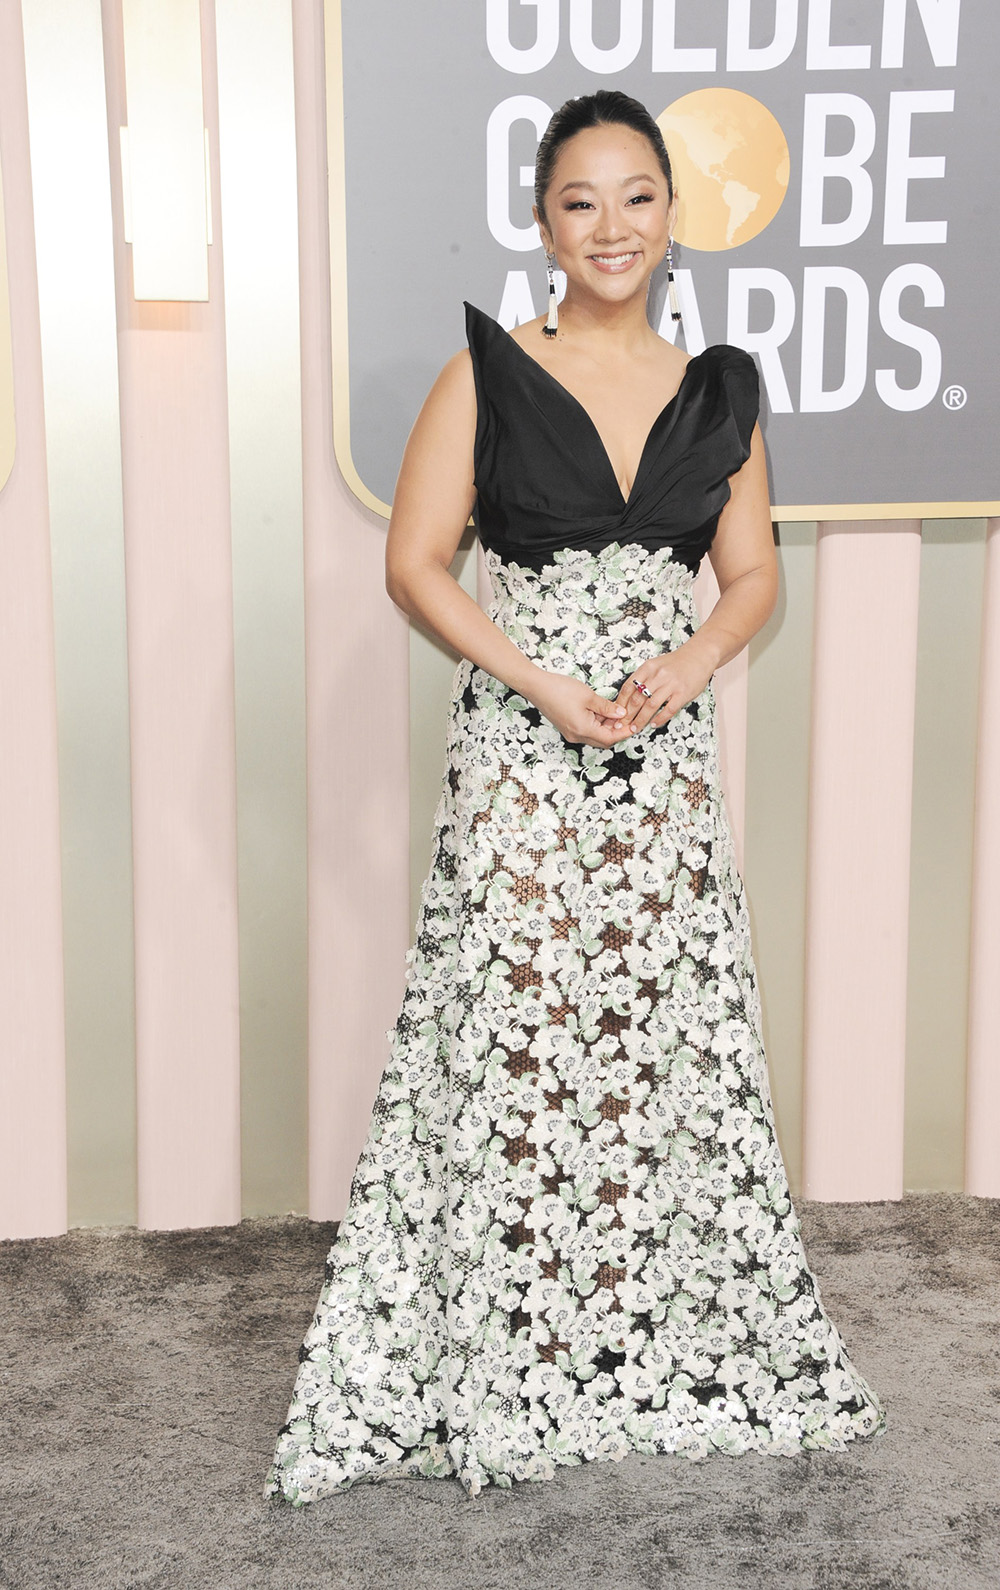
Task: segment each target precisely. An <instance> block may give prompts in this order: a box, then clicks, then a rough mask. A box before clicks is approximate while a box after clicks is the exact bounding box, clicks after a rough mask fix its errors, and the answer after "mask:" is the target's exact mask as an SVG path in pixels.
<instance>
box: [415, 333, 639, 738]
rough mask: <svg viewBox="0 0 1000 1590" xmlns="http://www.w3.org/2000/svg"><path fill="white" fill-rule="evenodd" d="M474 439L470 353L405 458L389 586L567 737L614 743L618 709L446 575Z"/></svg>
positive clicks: (456, 363) (439, 386)
mask: <svg viewBox="0 0 1000 1590" xmlns="http://www.w3.org/2000/svg"><path fill="white" fill-rule="evenodd" d="M475 435H476V390H475V381H474V378H473V373H472V360H471V357H470V355H469V353H468V351H467V350H466V349H463V350H462V351H461V352H460V353H457V354H455V355H454V357H453V358H451V359H449V361H448V363H447V364H446V365H445V367H444V369H443V370H442V371H441V374H440V375H439V376H438V378H437V380H436V381H435V383H434V385H433V387H432V388H431V391H430V393H429V394H428V396H427V399H426V401H425V403H424V405H423V408H422V409H421V410H420V413H419V415H418V416H417V420H416V423H415V424H414V426H413V430H412V431H411V432H410V437H409V440H408V441H407V444H406V449H405V451H404V453H403V462H402V466H401V468H400V471H399V479H398V481H397V483H396V492H395V496H394V498H393V505H392V517H391V518H390V520H389V533H388V537H387V539H386V549H385V569H386V580H385V583H386V590H387V591H388V593H389V595H390V596H391V597H392V600H393V601H394V602H395V603H396V604H397V606H399V607H401V608H402V609H403V610H404V612H407V613H409V614H410V615H411V616H414V617H417V618H420V619H421V620H422V621H423V622H424V623H425V624H426V625H427V626H428V627H429V628H430V629H432V630H433V631H434V633H435V634H437V635H439V636H440V637H441V639H442V640H444V641H445V642H447V644H448V645H449V646H451V647H452V648H453V650H455V651H457V652H459V653H461V655H462V656H463V657H468V658H469V659H470V660H471V661H472V662H474V663H476V664H477V665H478V666H479V667H480V668H485V669H486V670H487V671H488V672H489V673H491V674H493V675H494V676H495V678H497V679H499V680H501V681H502V682H503V683H504V684H505V685H509V686H510V688H511V689H512V690H515V691H517V693H518V694H519V695H522V696H524V698H525V699H526V700H527V701H531V702H532V703H533V704H534V705H535V706H537V707H538V709H539V711H541V712H543V713H544V714H545V716H546V717H547V718H549V719H550V721H551V722H553V723H554V724H555V725H556V727H557V728H558V729H559V731H560V733H562V734H563V735H564V736H565V737H566V738H567V739H570V740H574V741H577V740H582V741H585V742H586V743H588V744H592V745H612V744H615V743H616V742H617V741H619V740H621V739H624V738H626V736H627V732H628V731H626V730H623V729H622V728H621V725H620V723H619V722H618V721H617V720H618V718H619V717H620V716H621V714H619V713H617V712H616V711H615V708H614V706H613V703H612V702H610V701H609V700H607V699H605V698H604V697H602V696H598V695H597V694H596V692H594V691H593V690H591V689H590V688H589V686H587V685H585V684H584V683H583V682H582V681H581V680H578V679H571V678H569V677H567V676H565V675H559V674H552V673H548V672H547V671H546V670H545V669H543V668H540V667H539V666H538V664H537V663H534V662H532V661H531V659H530V658H529V657H527V656H525V654H524V652H522V651H521V650H520V648H519V647H517V646H515V645H514V642H513V641H512V640H510V638H509V637H508V636H507V635H505V634H504V632H503V630H502V629H500V628H499V626H498V625H496V624H494V623H493V621H492V620H491V619H489V618H487V616H486V614H485V613H484V612H483V610H482V608H481V607H480V606H479V604H478V603H477V602H475V601H473V599H472V597H471V596H470V595H469V594H468V592H467V591H464V590H463V589H462V587H461V586H460V585H459V583H458V581H457V580H456V579H455V578H454V577H453V576H452V574H451V573H450V572H449V568H450V565H451V561H452V559H453V558H454V556H455V552H456V549H457V547H458V543H459V541H460V540H461V537H462V532H463V531H464V529H465V526H466V524H467V523H468V520H469V514H470V513H471V511H472V505H473V502H474V501H475V485H474V483H473V453H474V445H475Z"/></svg>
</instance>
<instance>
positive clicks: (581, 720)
mask: <svg viewBox="0 0 1000 1590" xmlns="http://www.w3.org/2000/svg"><path fill="white" fill-rule="evenodd" d="M689 645H690V642H685V643H684V644H683V645H681V646H678V648H677V650H676V651H669V652H664V653H663V654H662V655H661V656H659V657H648V658H646V660H645V661H644V662H641V663H639V664H638V665H637V666H636V667H635V669H634V670H633V671H632V673H630V674H629V676H628V678H627V679H626V680H625V682H624V684H623V685H622V687H621V689H620V690H619V692H618V694H617V696H615V698H614V699H613V700H611V699H609V698H608V697H606V696H601V695H598V693H597V691H596V690H592V689H591V688H590V686H589V685H588V684H585V683H584V681H583V680H582V679H575V678H573V677H572V676H570V675H568V674H556V673H549V672H547V671H545V670H544V669H540V670H539V673H540V679H539V682H538V684H537V685H536V686H535V687H534V688H532V689H531V690H530V692H522V693H524V694H526V695H527V697H528V699H529V700H530V701H532V702H533V704H534V705H535V706H536V707H537V708H538V710H539V712H541V713H542V715H543V716H544V717H546V718H548V720H549V722H550V723H552V724H553V725H554V726H555V727H556V728H557V729H558V730H559V733H560V734H561V735H562V736H563V739H565V740H569V741H570V742H571V743H572V744H574V745H581V744H582V745H596V746H609V745H619V744H620V743H621V742H622V741H623V740H630V739H632V738H634V736H635V735H637V734H639V733H640V732H641V731H642V730H643V729H645V728H646V727H647V725H652V727H653V728H659V727H660V726H661V725H662V724H664V723H666V722H668V721H669V719H670V718H672V717H674V716H675V714H676V713H678V712H680V711H681V709H682V708H683V707H686V706H687V705H688V703H689V702H690V701H693V700H694V698H695V697H696V696H700V695H701V692H702V691H703V690H704V689H705V686H706V685H707V684H708V682H709V680H710V679H711V677H712V673H713V669H712V668H710V667H709V666H708V665H707V663H706V662H705V661H704V660H703V659H701V658H700V657H698V656H696V655H693V654H692V652H690V651H689V650H688V646H689ZM636 680H638V681H639V683H640V684H642V685H644V686H645V688H646V690H648V691H649V695H648V696H647V695H645V694H644V693H643V691H642V690H640V689H638V688H637V686H636Z"/></svg>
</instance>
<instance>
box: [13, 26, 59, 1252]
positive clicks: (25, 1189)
mask: <svg viewBox="0 0 1000 1590" xmlns="http://www.w3.org/2000/svg"><path fill="white" fill-rule="evenodd" d="M0 162H2V166H3V200H4V209H5V215H6V236H7V269H8V277H9V291H10V311H11V315H10V318H11V338H12V344H13V363H14V402H15V414H16V425H17V450H16V453H15V457H14V467H13V470H12V472H11V476H10V479H9V480H8V481H7V483H6V485H5V486H3V488H2V490H0V1238H7V1237H50V1236H55V1235H57V1234H58V1233H59V1232H61V1231H65V1230H66V1069H65V1031H64V1021H63V959H62V896H61V874H60V837H59V781H58V768H57V761H56V681H55V654H54V650H53V613H52V568H51V558H50V550H49V518H48V486H47V481H46V468H45V422H44V416H43V403H42V361H41V341H40V331H39V318H38V289H37V284H36V276H35V249H34V221H33V215H32V199H31V167H30V160H29V152H28V107H27V101H26V94H25V80H24V39H23V36H22V31H21V8H20V6H0Z"/></svg>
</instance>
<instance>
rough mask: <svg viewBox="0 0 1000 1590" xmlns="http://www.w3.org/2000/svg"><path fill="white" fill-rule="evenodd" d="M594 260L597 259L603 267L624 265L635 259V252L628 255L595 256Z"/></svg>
mask: <svg viewBox="0 0 1000 1590" xmlns="http://www.w3.org/2000/svg"><path fill="white" fill-rule="evenodd" d="M593 257H594V259H599V260H600V261H601V263H602V264H604V265H624V264H626V262H627V261H628V260H630V259H634V258H635V250H634V249H633V251H632V253H630V254H595V255H594V256H593Z"/></svg>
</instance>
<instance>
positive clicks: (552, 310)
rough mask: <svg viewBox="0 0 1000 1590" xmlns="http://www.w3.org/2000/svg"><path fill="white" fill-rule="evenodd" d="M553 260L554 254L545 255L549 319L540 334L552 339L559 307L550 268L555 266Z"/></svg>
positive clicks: (556, 328) (557, 323) (556, 324)
mask: <svg viewBox="0 0 1000 1590" xmlns="http://www.w3.org/2000/svg"><path fill="white" fill-rule="evenodd" d="M555 260H556V257H555V255H554V254H546V256H545V261H546V264H547V265H548V270H549V318H548V320H546V322H545V324H544V326H543V327H542V332H543V334H544V335H545V336H546V337H554V336H555V334H556V332H557V331H558V330H559V305H558V304H557V303H556V279H555V277H554V275H553V274H552V267H553V265H554V264H555Z"/></svg>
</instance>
